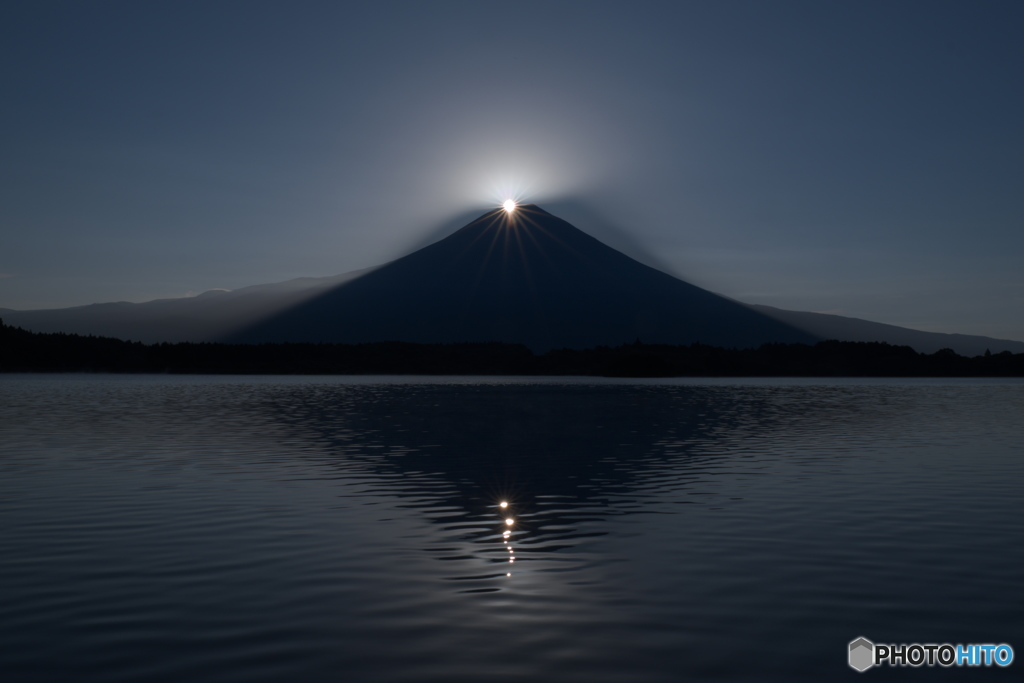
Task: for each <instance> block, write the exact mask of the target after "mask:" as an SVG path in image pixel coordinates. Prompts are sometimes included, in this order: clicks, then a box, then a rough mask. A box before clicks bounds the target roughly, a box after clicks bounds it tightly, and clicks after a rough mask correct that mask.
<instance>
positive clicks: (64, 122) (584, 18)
mask: <svg viewBox="0 0 1024 683" xmlns="http://www.w3.org/2000/svg"><path fill="white" fill-rule="evenodd" d="M1022 35H1024V3H1021V2H1019V1H1011V2H977V1H972V2H941V1H928V2H899V1H894V0H890V1H887V2H866V1H859V2H820V1H815V2H767V1H757V2H727V1H715V2H710V1H709V2H665V3H662V2H630V3H626V2H596V1H594V2H578V3H577V2H542V3H532V2H480V1H477V2H465V3H461V2H414V3H388V2H375V3H343V2H252V1H247V2H213V1H206V2H182V1H181V0H175V1H174V2H69V3H62V2H46V1H32V2H20V3H14V2H9V3H4V5H3V8H2V9H0V59H2V66H3V68H2V69H0V87H2V90H0V92H2V93H3V98H2V99H3V106H2V107H0V125H2V127H3V131H4V133H3V138H2V140H3V143H2V148H0V180H2V182H0V307H7V308H16V309H24V308H52V307H60V306H70V305H77V304H86V303H93V302H97V301H117V300H127V301H145V300H149V299H154V298H161V297H174V296H184V295H187V294H189V293H192V294H195V293H199V292H201V291H204V290H206V289H211V288H217V287H223V288H228V289H235V288H238V287H242V286H246V285H251V284H259V283H264V282H273V281H278V280H285V279H289V278H293V277H300V276H321V275H333V274H336V273H341V272H345V271H348V270H354V269H357V268H363V267H366V266H371V265H376V264H379V263H382V262H384V261H387V260H389V259H392V258H395V257H397V256H400V255H402V254H403V253H405V252H406V251H408V250H410V249H412V248H414V247H415V246H419V245H422V244H423V243H424V241H425V240H430V239H436V238H437V237H438V236H440V235H441V234H443V231H444V230H446V229H453V228H455V227H458V225H459V224H461V223H463V222H465V220H463V219H468V218H469V217H471V216H472V215H474V214H476V213H480V212H482V211H484V210H487V209H490V208H492V207H494V206H496V205H497V204H499V203H500V201H501V200H502V199H504V198H505V195H506V194H507V193H516V194H518V195H519V197H520V198H521V199H523V200H526V201H532V202H536V203H538V204H540V205H541V206H542V207H544V208H548V209H549V210H551V211H552V212H553V213H556V214H558V215H560V216H562V217H563V218H566V219H567V220H570V221H571V222H573V223H575V224H576V225H577V226H578V227H580V228H582V229H585V230H588V231H590V232H592V233H593V234H595V236H598V237H599V238H602V239H604V240H605V241H607V242H608V243H610V244H612V245H613V246H616V247H620V248H623V250H625V251H627V253H630V254H631V255H634V256H638V257H640V258H641V260H645V261H647V262H649V263H654V264H658V265H660V266H661V267H663V268H665V269H667V270H669V271H670V272H672V273H674V274H676V275H679V276H681V277H683V278H685V279H688V280H690V281H691V282H694V283H695V284H698V285H701V286H704V287H707V288H709V289H712V290H714V291H717V292H720V293H723V294H726V295H729V296H733V297H735V298H738V299H740V300H742V301H747V302H750V303H763V304H769V305H774V306H779V307H783V308H791V309H796V310H812V311H826V312H836V313H840V314H843V315H850V316H855V317H862V318H867V319H870V320H877V321H881V322H888V323H893V324H897V325H904V326H908V327H914V328H918V329H924V330H932V331H942V332H964V333H974V334H985V335H990V336H996V337H1005V338H1014V339H1021V340H1024V267H1022V264H1021V257H1022V255H1024V40H1022V38H1021V36H1022Z"/></svg>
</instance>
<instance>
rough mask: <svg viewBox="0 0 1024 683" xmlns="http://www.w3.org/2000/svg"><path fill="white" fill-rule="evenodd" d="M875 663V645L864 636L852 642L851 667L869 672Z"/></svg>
mask: <svg viewBox="0 0 1024 683" xmlns="http://www.w3.org/2000/svg"><path fill="white" fill-rule="evenodd" d="M874 663H875V644H874V643H872V642H871V641H870V640H868V639H867V638H864V637H863V636H862V637H860V638H857V639H856V640H851V641H850V666H851V667H853V668H854V669H856V670H857V671H861V672H863V671H867V670H868V669H870V668H871V667H872V666H873V665H874Z"/></svg>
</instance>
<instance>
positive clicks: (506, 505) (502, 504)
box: [501, 202, 515, 508]
mask: <svg viewBox="0 0 1024 683" xmlns="http://www.w3.org/2000/svg"><path fill="white" fill-rule="evenodd" d="M507 203H508V202H506V204H507ZM513 206H515V205H514V204H513ZM505 210H506V211H508V209H507V208H506V209H505ZM501 507H503V508H507V507H508V503H507V502H505V501H501Z"/></svg>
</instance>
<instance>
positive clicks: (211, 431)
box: [0, 375, 1024, 683]
mask: <svg viewBox="0 0 1024 683" xmlns="http://www.w3.org/2000/svg"><path fill="white" fill-rule="evenodd" d="M1022 487H1024V381H1021V380H1013V379H1009V380H948V379H947V380H906V379H895V380H894V379H879V380H870V379H868V380H835V379H828V380H806V379H805V380H786V379H776V380H773V379H757V380H743V379H722V380H714V379H706V380H702V379H667V380H610V379H593V378H523V377H516V378H501V377H483V378H481V377H449V378H431V377H228V376H129V375H117V376H115V375H9V376H0V523H2V524H0V637H2V640H0V642H2V643H3V646H2V647H0V679H2V680H4V681H51V680H52V681H63V680H74V681H190V682H200V681H211V682H212V681H396V682H397V681H403V682H405V681H445V682H451V681H467V682H468V681H484V680H487V681H520V680H533V681H555V680H558V681H588V682H593V681H622V682H630V683H632V682H643V681H680V680H694V681H703V680H707V681H712V680H713V681H760V680H768V679H774V680H787V681H822V680H831V679H834V678H838V677H850V678H851V680H852V677H856V676H858V675H861V674H858V673H857V672H855V671H853V669H851V668H850V667H849V666H848V665H847V648H848V643H849V642H850V641H852V640H854V639H855V638H857V637H858V636H864V637H866V638H868V639H869V640H871V641H874V642H875V643H947V642H948V643H954V644H956V643H965V644H966V643H1007V644H1009V645H1011V646H1013V647H1014V648H1016V649H1017V651H1018V653H1019V654H1018V656H1024V569H1022V567H1024V547H1022V543H1021V541H1022V539H1024V533H1022V532H1024V505H1022V490H1024V489H1022ZM501 502H507V503H508V507H506V508H501V507H500V503H501ZM506 519H508V520H510V522H511V523H506V521H505V520H506ZM506 532H507V533H506ZM1021 666H1022V663H1021V662H1014V663H1013V664H1011V665H1010V666H1009V667H1007V668H999V667H991V669H992V670H988V671H979V670H978V669H976V668H971V667H964V668H949V669H942V668H940V667H934V668H929V667H927V666H922V667H920V668H888V667H881V668H875V669H871V670H869V671H867V672H865V673H864V674H863V675H864V676H866V677H869V678H872V679H874V678H878V677H881V678H883V679H887V680H888V679H892V680H897V679H898V680H907V679H911V680H923V679H929V680H930V679H939V680H960V679H964V680H966V679H970V680H978V679H979V677H982V678H986V679H987V678H989V677H993V676H994V677H996V678H999V679H1000V680H1010V679H1011V678H1013V677H1015V675H1016V671H1015V670H1019V669H1020V667H1021ZM865 680H866V679H865Z"/></svg>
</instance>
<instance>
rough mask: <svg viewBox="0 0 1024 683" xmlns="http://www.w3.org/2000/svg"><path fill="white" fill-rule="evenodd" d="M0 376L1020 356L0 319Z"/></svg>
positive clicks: (976, 360) (888, 367)
mask: <svg viewBox="0 0 1024 683" xmlns="http://www.w3.org/2000/svg"><path fill="white" fill-rule="evenodd" d="M0 372H129V373H197V374H345V375H348V374H352V375H361V374H403V375H404V374H438V375H469V374H472V375H590V376H605V377H1022V376H1024V353H1018V354H1012V353H1010V352H1009V351H1003V352H1002V353H997V354H991V353H988V352H986V353H985V355H983V356H975V357H973V358H969V357H965V356H960V355H958V354H956V353H955V352H953V351H952V350H950V349H942V350H940V351H936V352H935V353H932V354H924V353H918V352H916V351H914V350H913V349H912V348H910V347H909V346H893V345H891V344H886V343H882V342H842V341H823V342H819V343H818V344H816V345H814V346H808V345H805V344H765V345H763V346H761V347H760V348H757V349H724V348H719V347H714V346H707V345H705V344H691V345H689V346H668V345H660V344H659V345H655V344H643V343H640V342H639V341H636V342H634V343H632V344H623V345H622V346H618V347H606V346H599V347H596V348H593V349H585V350H577V349H560V350H556V351H549V352H547V353H544V354H541V355H536V354H534V353H533V352H531V351H530V350H529V349H528V348H527V347H525V346H522V345H520V344H503V343H462V344H412V343H406V342H378V343H372V344H302V343H287V344H215V343H188V342H184V343H177V344H168V343H164V344H142V343H140V342H131V341H123V340H120V339H113V338H110V337H95V336H82V335H76V334H64V333H56V334H43V333H36V332H28V331H26V330H22V329H21V328H16V327H9V326H5V325H4V324H3V321H2V320H0Z"/></svg>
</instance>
